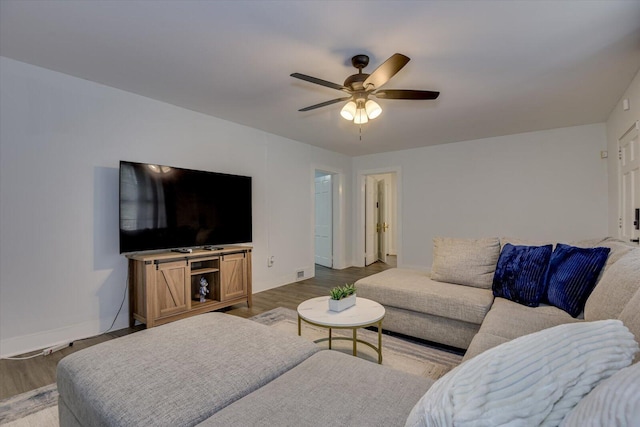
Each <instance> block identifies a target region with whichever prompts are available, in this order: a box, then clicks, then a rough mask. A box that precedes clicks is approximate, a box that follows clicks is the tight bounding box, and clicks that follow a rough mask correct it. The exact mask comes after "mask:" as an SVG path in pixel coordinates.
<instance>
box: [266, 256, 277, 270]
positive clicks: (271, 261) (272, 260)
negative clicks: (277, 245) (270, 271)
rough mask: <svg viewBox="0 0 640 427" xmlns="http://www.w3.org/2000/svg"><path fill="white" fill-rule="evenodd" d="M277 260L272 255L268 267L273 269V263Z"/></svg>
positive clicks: (268, 259) (268, 260)
mask: <svg viewBox="0 0 640 427" xmlns="http://www.w3.org/2000/svg"><path fill="white" fill-rule="evenodd" d="M275 258H276V257H274V256H273V255H271V256H270V257H269V258H267V267H273V263H274V262H276V261H275Z"/></svg>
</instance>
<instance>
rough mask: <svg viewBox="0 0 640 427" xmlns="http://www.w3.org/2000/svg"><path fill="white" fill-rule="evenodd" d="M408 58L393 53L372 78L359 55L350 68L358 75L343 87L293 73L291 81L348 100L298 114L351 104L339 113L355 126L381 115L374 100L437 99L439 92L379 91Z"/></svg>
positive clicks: (305, 109) (322, 103) (307, 109)
mask: <svg viewBox="0 0 640 427" xmlns="http://www.w3.org/2000/svg"><path fill="white" fill-rule="evenodd" d="M409 60H410V59H409V57H408V56H405V55H402V54H401V53H394V54H393V55H391V57H390V58H389V59H387V60H386V61H385V62H383V63H382V65H380V66H379V67H378V68H376V69H375V70H374V71H373V72H372V73H371V74H366V73H363V72H362V69H363V68H365V67H366V66H367V65H368V64H369V57H368V56H367V55H356V56H354V57H353V58H351V64H352V65H353V66H354V67H355V68H357V69H358V73H357V74H352V75H350V76H349V77H347V79H346V80H345V81H344V84H342V85H340V84H337V83H331V82H328V81H326V80H322V79H318V78H316V77H311V76H307V75H306V74H300V73H293V74H291V77H295V78H297V79H300V80H304V81H307V82H310V83H315V84H318V85H321V86H326V87H329V88H331V89H336V90H340V91H342V92H346V93H348V94H349V96H345V97H342V98H336V99H332V100H330V101H325V102H321V103H320V104H315V105H311V106H309V107H305V108H301V109H299V110H298V111H309V110H315V109H316V108H321V107H326V106H327V105H332V104H335V103H337V102H342V101H349V102H347V104H346V105H345V106H344V107H343V108H342V111H340V115H341V116H342V117H344V118H345V119H347V120H353V122H354V123H355V124H363V123H367V122H368V121H369V119H375V118H376V117H378V116H379V115H380V113H382V108H381V107H380V105H378V103H377V102H375V101H373V100H372V99H369V97H370V96H374V97H376V98H378V99H412V100H420V99H436V98H437V97H438V96H439V95H440V92H433V91H429V90H407V89H380V88H381V87H382V86H383V85H384V84H385V83H387V82H388V81H389V79H391V77H393V76H395V75H396V74H397V73H398V71H400V70H401V69H402V68H403V67H404V66H405V65H407V63H408V62H409Z"/></svg>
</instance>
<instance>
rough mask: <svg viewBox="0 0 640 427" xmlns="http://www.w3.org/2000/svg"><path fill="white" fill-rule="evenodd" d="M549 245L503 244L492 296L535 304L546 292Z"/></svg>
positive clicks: (530, 305)
mask: <svg viewBox="0 0 640 427" xmlns="http://www.w3.org/2000/svg"><path fill="white" fill-rule="evenodd" d="M551 248H552V246H551V245H545V246H514V245H512V244H510V243H507V244H506V245H504V247H503V248H502V252H500V258H498V265H497V267H496V273H495V275H494V276H493V286H492V289H493V295H495V296H497V297H502V298H506V299H509V300H511V301H513V302H517V303H518V304H522V305H526V306H528V307H537V306H538V305H539V304H540V300H541V299H542V296H543V295H544V291H545V273H546V272H547V267H548V265H549V260H550V258H551V252H552V250H551Z"/></svg>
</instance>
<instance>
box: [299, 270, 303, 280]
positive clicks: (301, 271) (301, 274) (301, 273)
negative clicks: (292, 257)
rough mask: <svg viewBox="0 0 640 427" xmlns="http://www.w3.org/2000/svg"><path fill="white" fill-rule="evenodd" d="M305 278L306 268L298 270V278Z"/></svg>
mask: <svg viewBox="0 0 640 427" xmlns="http://www.w3.org/2000/svg"><path fill="white" fill-rule="evenodd" d="M302 278H304V270H300V271H298V279H302Z"/></svg>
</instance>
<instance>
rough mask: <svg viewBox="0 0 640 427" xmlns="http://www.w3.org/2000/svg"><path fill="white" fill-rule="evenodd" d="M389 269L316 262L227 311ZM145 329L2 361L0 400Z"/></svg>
mask: <svg viewBox="0 0 640 427" xmlns="http://www.w3.org/2000/svg"><path fill="white" fill-rule="evenodd" d="M387 268H390V267H389V265H387V264H383V263H380V262H377V263H374V264H372V265H370V266H368V267H350V268H346V269H344V270H332V269H329V268H325V267H321V266H318V265H316V276H315V277H313V278H311V279H307V280H304V281H301V282H296V283H292V284H289V285H284V286H281V287H279V288H275V289H270V290H268V291H264V292H260V293H257V294H255V295H254V296H253V306H252V307H251V308H247V306H246V305H244V304H242V305H237V306H233V307H229V308H228V309H226V310H224V311H226V312H227V313H229V314H233V315H236V316H240V317H245V318H248V317H252V316H255V315H256V314H260V313H263V312H265V311H269V310H271V309H274V308H276V307H286V308H290V309H294V310H295V309H296V307H297V306H298V304H300V303H301V302H302V301H304V300H306V299H309V298H313V297H317V296H322V295H328V293H329V289H330V288H332V287H334V286H338V285H340V286H342V285H344V284H345V283H353V282H355V281H356V280H358V279H360V278H362V277H366V276H370V275H372V274H374V273H377V272H379V271H383V270H386V269H387ZM141 329H144V325H142V326H140V327H136V328H134V329H131V328H126V329H121V330H118V331H113V332H110V333H107V334H103V335H99V336H97V337H94V338H89V339H86V340H81V341H76V342H75V343H74V344H73V346H72V347H69V348H66V349H64V350H61V351H58V352H56V353H53V354H51V355H50V356H46V357H44V356H38V357H36V358H34V359H29V360H6V359H2V360H0V400H1V399H5V398H7V397H11V396H14V395H17V394H20V393H24V392H26V391H29V390H33V389H36V388H39V387H43V386H45V385H49V384H52V383H54V382H55V381H56V366H57V365H58V362H59V361H60V359H62V358H63V357H64V356H66V355H68V354H71V353H73V352H75V351H78V350H81V349H83V348H87V347H90V346H92V345H95V344H98V343H101V342H104V341H108V340H111V339H113V338H117V337H120V336H123V335H127V334H131V333H134V332H136V331H138V330H141Z"/></svg>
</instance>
